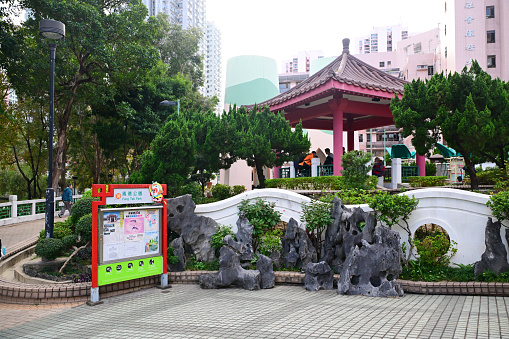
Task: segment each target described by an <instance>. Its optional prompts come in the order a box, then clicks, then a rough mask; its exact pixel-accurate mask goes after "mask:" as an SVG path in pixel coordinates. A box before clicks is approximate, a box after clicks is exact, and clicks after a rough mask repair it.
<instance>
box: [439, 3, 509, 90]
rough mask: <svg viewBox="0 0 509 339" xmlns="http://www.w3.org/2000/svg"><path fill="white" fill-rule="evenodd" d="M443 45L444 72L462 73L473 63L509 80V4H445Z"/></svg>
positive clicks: (493, 74) (493, 75) (441, 37)
mask: <svg viewBox="0 0 509 339" xmlns="http://www.w3.org/2000/svg"><path fill="white" fill-rule="evenodd" d="M442 11H443V12H444V20H443V23H444V25H443V29H442V30H441V32H440V33H441V34H440V35H441V36H440V41H441V44H442V48H441V61H442V70H443V71H445V72H447V73H448V72H461V70H462V69H463V67H465V66H467V67H469V66H470V64H471V63H472V60H477V61H478V62H479V65H480V66H481V67H482V68H483V69H484V70H486V72H488V73H489V74H490V75H491V76H492V77H499V78H500V79H502V80H504V81H508V80H509V21H508V20H509V1H508V0H469V1H466V0H461V1H459V0H446V1H444V7H443V8H442Z"/></svg>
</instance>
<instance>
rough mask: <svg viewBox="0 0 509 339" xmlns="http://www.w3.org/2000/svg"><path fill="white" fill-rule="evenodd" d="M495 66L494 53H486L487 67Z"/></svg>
mask: <svg viewBox="0 0 509 339" xmlns="http://www.w3.org/2000/svg"><path fill="white" fill-rule="evenodd" d="M495 67H497V57H496V56H495V55H488V68H495Z"/></svg>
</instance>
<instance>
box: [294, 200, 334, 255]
mask: <svg viewBox="0 0 509 339" xmlns="http://www.w3.org/2000/svg"><path fill="white" fill-rule="evenodd" d="M324 200H330V199H327V198H325V199H321V200H311V201H310V202H309V203H306V204H304V205H302V216H301V218H300V221H302V222H303V223H305V224H306V231H307V232H308V234H310V235H311V237H310V238H311V241H312V242H313V245H314V246H315V249H316V252H317V255H318V257H320V254H321V245H322V233H323V231H325V229H326V228H327V226H329V225H330V224H331V223H332V221H333V219H332V217H331V209H332V204H331V203H330V202H326V201H324Z"/></svg>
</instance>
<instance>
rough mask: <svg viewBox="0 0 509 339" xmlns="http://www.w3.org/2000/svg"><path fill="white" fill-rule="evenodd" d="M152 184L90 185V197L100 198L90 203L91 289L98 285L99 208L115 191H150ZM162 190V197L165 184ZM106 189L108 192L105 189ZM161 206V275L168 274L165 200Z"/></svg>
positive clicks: (164, 191) (164, 193) (164, 192)
mask: <svg viewBox="0 0 509 339" xmlns="http://www.w3.org/2000/svg"><path fill="white" fill-rule="evenodd" d="M151 186H152V184H136V185H129V184H112V185H106V184H94V185H92V196H93V197H98V198H100V200H99V201H93V202H92V288H97V287H99V283H98V265H99V222H98V221H99V215H98V213H99V206H103V205H106V198H107V197H113V195H114V192H115V189H117V188H118V189H122V188H147V189H150V187H151ZM161 186H162V188H163V192H162V194H163V195H166V192H167V191H166V184H161ZM106 187H108V190H107V189H106ZM162 204H163V212H162V213H163V216H162V223H163V227H162V229H163V232H162V251H163V274H166V273H168V271H167V264H166V260H167V258H166V250H167V241H168V240H167V227H166V225H167V223H166V222H167V221H166V218H167V215H166V213H167V205H166V204H167V203H166V199H163V200H162Z"/></svg>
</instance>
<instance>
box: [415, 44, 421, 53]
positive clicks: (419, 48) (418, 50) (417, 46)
mask: <svg viewBox="0 0 509 339" xmlns="http://www.w3.org/2000/svg"><path fill="white" fill-rule="evenodd" d="M419 53H421V43H420V42H418V43H416V44H414V54H419Z"/></svg>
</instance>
